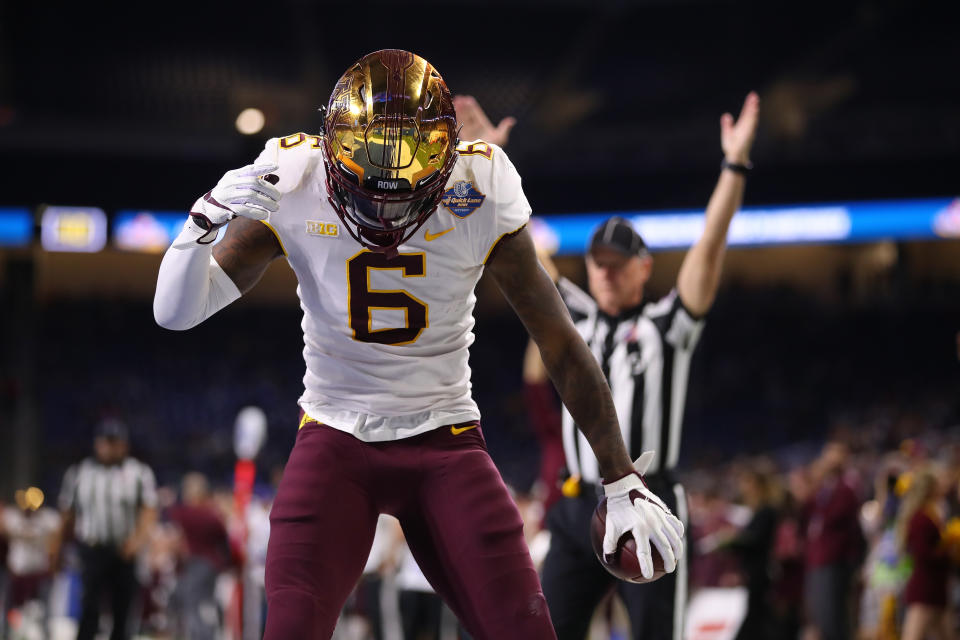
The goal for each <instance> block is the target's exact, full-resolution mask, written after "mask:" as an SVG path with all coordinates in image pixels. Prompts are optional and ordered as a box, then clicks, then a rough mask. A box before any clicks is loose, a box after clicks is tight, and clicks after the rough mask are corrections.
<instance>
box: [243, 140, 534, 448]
mask: <svg viewBox="0 0 960 640" xmlns="http://www.w3.org/2000/svg"><path fill="white" fill-rule="evenodd" d="M458 150H459V152H460V157H459V159H458V160H457V164H456V166H455V167H454V169H453V172H452V174H451V176H450V179H449V181H448V182H447V185H446V187H447V189H446V191H445V192H444V195H443V199H442V200H441V204H440V206H439V207H438V208H437V210H436V211H435V212H434V213H433V215H431V216H430V218H429V219H428V220H427V222H426V224H424V225H423V226H422V227H421V228H420V230H419V231H417V233H416V234H415V235H414V236H413V237H412V238H411V239H410V240H408V241H407V242H406V243H404V244H402V245H400V247H399V256H397V257H396V258H393V259H391V260H389V261H388V260H387V259H386V257H385V255H384V254H382V253H376V252H372V251H370V250H368V249H365V248H364V247H363V246H361V245H360V244H359V243H357V241H356V240H354V239H353V238H352V237H351V236H350V234H349V233H348V232H347V230H346V229H345V228H344V227H343V224H342V223H341V221H340V218H339V217H338V216H337V214H336V213H335V212H334V210H333V207H332V206H331V205H330V203H329V202H328V200H327V187H326V176H325V169H324V164H323V157H322V153H323V149H322V148H321V140H320V138H319V137H317V136H311V135H306V134H303V133H299V134H294V135H292V136H288V137H286V138H279V139H278V138H274V139H271V140H269V141H268V142H267V145H266V148H265V149H264V151H263V153H262V154H261V155H260V157H259V158H258V159H257V163H258V164H260V163H267V162H276V164H277V165H279V169H278V170H277V172H276V173H277V175H278V176H279V178H280V181H279V182H278V183H277V185H276V186H277V188H279V189H280V191H281V193H282V194H283V196H282V198H281V200H280V208H279V210H278V211H277V212H275V213H273V214H271V215H270V218H269V221H268V222H266V223H265V224H268V226H269V227H270V228H271V229H272V230H273V231H274V233H276V235H277V238H278V239H279V241H280V244H281V245H282V247H283V251H284V253H285V254H286V256H287V260H288V262H289V263H290V266H291V267H292V268H293V270H294V271H295V272H296V274H297V279H298V281H299V284H298V286H297V295H299V297H300V306H301V307H302V308H303V323H302V327H303V337H304V348H303V357H304V360H305V361H306V365H307V372H306V375H305V376H304V379H303V381H304V386H305V391H304V393H303V395H302V396H301V397H300V406H301V408H303V410H304V411H305V412H306V413H307V415H308V416H310V417H311V418H313V419H315V420H317V421H318V422H321V423H324V424H328V425H330V426H331V427H334V428H336V429H340V430H342V431H346V432H348V433H351V434H353V435H354V436H356V437H357V438H359V439H361V440H365V441H382V440H396V439H399V438H407V437H410V436H413V435H416V434H419V433H423V432H426V431H429V430H431V429H435V428H437V427H439V426H443V425H447V424H456V423H459V422H466V421H469V420H477V419H479V418H480V412H479V411H478V409H477V405H476V403H475V402H474V401H473V398H472V397H471V394H470V367H469V366H468V364H467V358H468V356H469V354H468V348H469V347H470V345H471V344H472V343H473V338H474V336H473V332H472V329H473V323H474V320H473V306H474V303H475V302H476V297H475V295H474V287H475V286H476V284H477V281H478V280H479V279H480V276H481V274H482V273H483V266H484V264H485V262H486V260H487V259H488V258H489V256H490V254H491V251H492V250H493V248H494V247H495V246H496V244H497V242H498V241H499V240H500V239H501V238H503V237H504V236H505V235H508V234H511V233H513V232H516V231H519V230H520V229H521V228H522V227H523V226H524V225H525V224H526V223H527V221H528V219H529V216H530V205H529V204H528V203H527V199H526V197H525V196H524V194H523V190H522V188H521V186H520V176H519V175H518V174H517V171H516V169H514V167H513V164H511V162H510V160H509V159H508V158H507V156H506V155H505V154H504V152H503V151H502V150H501V149H500V148H499V147H497V146H495V145H492V144H488V143H486V142H482V141H476V142H473V143H462V144H461V145H460V146H459V147H458Z"/></svg>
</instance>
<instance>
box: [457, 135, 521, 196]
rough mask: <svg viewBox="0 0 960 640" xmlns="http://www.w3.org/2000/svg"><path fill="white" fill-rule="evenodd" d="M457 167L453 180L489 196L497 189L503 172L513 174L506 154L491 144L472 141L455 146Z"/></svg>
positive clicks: (513, 170) (511, 165)
mask: <svg viewBox="0 0 960 640" xmlns="http://www.w3.org/2000/svg"><path fill="white" fill-rule="evenodd" d="M457 153H458V154H459V156H460V157H459V158H458V160H457V167H456V168H455V170H454V173H453V176H452V177H453V178H455V179H456V180H466V181H468V182H470V183H472V184H473V186H474V187H475V188H476V189H477V190H478V191H480V192H482V193H485V194H490V193H491V192H494V191H496V190H497V188H498V186H499V185H498V184H497V183H498V182H500V181H501V180H502V179H503V177H504V174H505V172H515V171H516V170H515V169H514V168H513V164H511V163H510V160H509V159H508V158H507V154H506V153H505V152H504V151H503V149H501V148H500V147H498V146H497V145H495V144H493V143H491V142H485V141H483V140H473V141H472V142H460V143H459V144H458V145H457Z"/></svg>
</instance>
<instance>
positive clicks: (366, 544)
mask: <svg viewBox="0 0 960 640" xmlns="http://www.w3.org/2000/svg"><path fill="white" fill-rule="evenodd" d="M529 215H530V205H529V204H528V203H527V199H526V197H525V196H524V194H523V190H522V189H521V187H520V176H519V175H518V174H517V172H516V170H515V169H514V167H513V165H512V164H511V163H510V160H509V159H507V157H506V155H504V153H503V151H501V150H500V148H498V147H497V146H495V145H493V144H490V143H488V142H484V141H482V140H475V141H470V142H462V143H460V142H458V140H457V121H456V117H455V114H454V107H453V104H452V101H451V97H450V92H449V90H448V89H447V87H446V85H445V84H444V82H443V79H442V78H441V77H440V74H439V73H437V71H436V69H434V68H433V66H431V65H430V64H429V63H428V62H427V61H426V60H424V59H423V58H420V57H419V56H416V55H414V54H412V53H409V52H406V51H399V50H384V51H378V52H375V53H371V54H369V55H367V56H365V57H363V58H361V59H360V60H359V61H357V62H356V63H355V64H354V65H352V66H351V67H350V68H349V69H348V70H347V71H346V72H345V73H344V74H343V76H342V77H341V78H340V80H339V81H338V82H337V84H336V86H335V87H334V90H333V93H332V95H331V96H330V101H329V103H328V105H327V108H326V113H325V120H324V128H323V132H322V134H321V135H307V134H304V133H298V134H295V135H291V136H287V137H285V138H280V139H272V140H270V141H268V142H267V144H266V148H265V149H264V151H263V153H262V154H261V155H260V157H259V158H257V160H256V161H255V162H254V163H253V164H252V165H249V166H246V167H243V168H242V169H237V170H234V171H228V172H227V173H226V174H225V175H224V177H223V178H222V179H221V180H220V182H219V183H217V185H216V186H215V187H214V188H213V189H212V190H210V191H209V192H208V193H206V194H205V195H204V196H202V197H201V198H200V199H198V200H197V202H196V204H195V205H194V207H193V208H192V209H191V212H190V217H189V218H188V220H187V221H186V223H185V224H184V228H183V231H182V232H181V233H180V235H179V236H178V237H177V238H176V240H175V241H174V243H173V244H172V246H171V247H170V248H169V249H168V251H167V253H166V254H165V255H164V258H163V262H162V264H161V267H160V275H159V279H158V282H157V291H156V297H155V300H154V315H155V317H156V320H157V322H158V323H159V324H160V325H162V326H164V327H167V328H170V329H188V328H190V327H192V326H194V325H196V324H198V323H200V322H202V321H203V320H205V319H206V318H208V317H210V316H211V315H213V314H214V313H215V312H216V311H218V310H219V309H221V308H223V307H224V306H226V305H227V304H229V303H230V302H232V301H233V300H236V299H237V298H239V297H240V296H241V295H242V293H244V292H246V291H249V290H250V289H251V288H252V287H253V286H254V285H255V284H256V283H257V281H258V280H259V279H260V277H261V276H262V275H263V272H264V270H265V269H266V268H267V266H268V265H269V264H270V262H272V261H273V260H275V259H278V258H281V257H284V258H286V260H287V261H288V263H289V264H290V266H291V267H292V268H293V270H294V272H295V273H296V275H297V279H298V281H299V286H298V288H297V292H298V294H299V296H300V301H301V307H302V308H303V322H302V328H303V334H304V350H303V355H304V360H305V361H306V375H305V376H304V386H305V391H304V393H303V395H302V396H301V397H300V400H299V405H300V410H301V418H300V424H299V432H298V434H297V439H296V443H295V445H294V447H293V451H292V452H291V454H290V458H289V461H288V463H287V467H286V470H285V473H284V476H283V480H282V482H281V483H280V487H279V489H278V493H277V497H276V500H275V502H274V505H273V510H272V512H271V515H270V520H271V534H270V541H269V547H268V551H267V567H266V589H267V599H268V614H267V623H266V634H265V636H264V637H265V638H267V639H268V640H278V639H287V638H329V637H330V635H331V633H332V631H333V628H334V624H335V622H336V619H337V615H338V614H339V612H340V609H341V607H342V605H343V603H344V600H345V599H346V598H347V595H348V594H349V592H350V590H351V589H352V588H353V586H354V585H355V584H356V582H357V579H358V578H359V577H360V573H361V571H362V570H363V566H364V562H365V560H366V557H367V553H368V551H369V549H370V544H371V540H372V538H373V533H374V530H375V528H376V522H377V516H378V514H380V513H388V514H391V515H394V516H396V517H397V518H398V519H399V520H400V523H401V525H402V527H403V530H404V533H405V536H406V539H407V542H408V543H409V545H410V549H411V551H412V552H413V554H414V557H415V558H416V560H417V562H418V564H419V565H420V567H421V568H422V569H423V571H424V574H425V575H426V576H427V577H428V579H429V580H430V583H431V584H432V585H433V586H434V588H435V589H436V590H437V592H438V593H439V594H440V595H441V596H442V597H443V598H444V599H445V600H446V601H447V603H448V604H449V605H450V607H451V608H452V609H453V610H454V612H455V613H456V614H457V615H458V617H459V618H460V620H461V622H462V623H463V625H464V626H465V627H466V629H467V630H468V631H469V632H470V633H471V634H472V635H473V636H474V637H476V638H480V639H484V638H490V639H494V638H495V639H497V640H503V639H509V638H524V639H530V638H553V637H554V630H553V626H552V624H551V621H550V616H549V613H548V611H547V607H546V603H545V601H544V597H543V593H542V591H541V588H540V583H539V580H538V578H537V574H536V572H535V571H534V568H533V566H532V563H531V560H530V555H529V553H528V551H527V547H526V544H525V543H524V539H523V528H522V522H521V519H520V516H519V514H518V512H517V509H516V507H515V506H514V504H513V501H512V500H511V499H510V496H509V494H508V493H507V490H506V488H505V486H504V484H503V481H502V480H501V478H500V475H499V473H498V472H497V470H496V468H495V467H494V465H493V463H492V462H491V460H490V457H489V455H488V454H487V451H486V447H485V444H484V439H483V434H482V431H481V427H480V423H479V419H480V413H479V411H478V410H477V406H476V404H475V403H474V401H473V399H472V398H471V394H470V369H469V367H468V365H467V358H468V348H469V346H470V344H471V343H472V342H473V333H472V331H471V329H472V327H473V322H474V320H473V315H472V311H473V305H474V302H475V300H476V298H475V296H474V287H475V285H476V283H477V281H478V280H479V278H480V276H481V275H482V273H483V272H484V270H485V269H487V270H489V271H490V273H491V275H492V277H493V278H494V280H495V281H496V283H497V284H498V285H499V288H500V289H501V291H503V293H504V295H505V296H506V298H507V299H508V300H509V301H510V303H511V305H512V306H513V308H514V309H515V310H516V312H517V314H518V315H519V317H520V318H521V320H522V321H523V323H524V324H525V325H526V327H527V329H528V330H529V332H530V334H531V336H532V338H533V339H534V340H535V341H536V342H537V344H538V345H539V346H540V350H541V353H542V354H543V360H544V362H545V364H546V367H547V369H548V371H549V372H550V375H551V377H552V378H553V380H554V382H555V384H556V386H557V388H558V390H559V391H560V394H561V396H562V398H563V401H564V403H565V404H566V406H567V407H569V409H570V411H571V412H572V413H573V415H574V416H575V417H576V420H577V423H578V424H579V425H580V427H581V429H582V430H583V433H584V434H585V435H586V437H587V439H588V441H589V443H590V446H591V447H592V449H593V451H594V452H595V454H596V456H597V459H598V460H599V465H600V469H601V470H602V473H603V478H604V480H605V481H606V483H607V485H606V493H607V497H608V505H609V507H608V516H607V527H608V531H607V534H608V536H610V537H611V538H612V539H613V540H617V539H619V538H620V537H621V536H622V535H625V534H631V535H633V536H634V538H635V539H636V540H637V543H638V546H639V548H640V550H641V555H643V554H644V553H645V556H644V557H645V558H646V563H647V566H646V569H647V570H648V572H649V573H650V574H652V571H653V569H652V562H651V560H650V552H649V550H650V545H651V544H653V545H656V548H657V549H658V550H659V552H660V553H661V555H663V556H664V558H666V564H667V567H668V569H670V570H672V569H673V568H674V567H675V565H676V558H677V557H678V556H679V555H680V554H681V553H682V542H681V536H682V525H681V524H680V521H679V520H677V519H676V518H675V517H674V516H673V515H672V514H671V513H670V512H669V511H668V510H666V509H665V508H661V507H660V506H658V505H657V504H655V503H659V502H660V501H659V500H658V499H656V497H655V496H653V494H650V493H649V491H648V490H647V489H646V487H645V486H644V484H643V481H642V479H641V477H640V475H639V473H638V472H637V471H636V470H635V469H634V466H633V465H632V464H631V461H630V458H629V457H628V455H627V451H626V448H625V447H624V444H623V440H622V438H621V435H620V428H619V425H618V424H617V416H616V411H615V409H614V406H613V402H612V401H611V398H610V392H609V390H608V388H607V385H606V381H605V380H604V377H603V373H602V372H601V371H600V368H599V366H597V363H596V361H595V360H594V358H593V356H592V355H591V353H590V351H589V350H588V349H587V347H586V345H585V344H584V342H583V340H582V339H581V338H580V336H579V335H578V333H577V332H576V330H575V329H574V327H573V324H572V323H571V321H570V319H569V316H568V314H567V312H566V310H565V308H564V306H563V303H562V301H561V300H560V298H559V295H558V294H557V290H556V288H555V287H554V285H553V283H552V282H551V280H550V278H549V277H548V276H547V275H546V273H545V272H544V271H543V270H542V269H541V267H540V265H539V263H538V261H537V256H536V253H535V251H534V247H533V243H532V241H531V239H530V235H529V233H528V232H527V230H526V229H525V226H526V224H527V220H528V218H529ZM231 220H233V222H232V224H230V225H229V227H228V228H227V229H226V232H225V235H224V237H223V240H222V241H221V242H220V243H218V244H216V245H215V246H213V241H214V239H215V238H216V236H217V232H218V229H219V228H220V227H221V226H223V225H225V224H226V223H227V222H228V221H231ZM251 331H253V328H251ZM211 355H213V352H211ZM632 491H633V492H639V493H640V494H643V495H644V496H645V497H646V498H648V499H641V498H639V497H636V495H637V494H636V493H634V494H633V495H634V497H635V498H636V499H635V500H634V501H631V499H630V494H631V492H632Z"/></svg>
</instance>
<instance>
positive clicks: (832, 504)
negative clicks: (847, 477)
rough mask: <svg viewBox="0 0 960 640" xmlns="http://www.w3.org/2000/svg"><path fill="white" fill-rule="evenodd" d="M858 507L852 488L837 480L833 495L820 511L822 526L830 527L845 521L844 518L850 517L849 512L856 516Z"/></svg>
mask: <svg viewBox="0 0 960 640" xmlns="http://www.w3.org/2000/svg"><path fill="white" fill-rule="evenodd" d="M859 509H860V505H859V504H858V502H857V496H856V494H855V493H854V492H853V489H851V488H850V487H849V486H847V485H846V483H844V482H842V481H841V482H839V483H838V484H837V489H836V491H835V492H834V495H833V496H832V497H831V499H830V501H829V502H828V503H827V504H826V506H825V507H824V509H823V510H822V512H821V515H822V517H823V523H824V527H827V528H831V527H833V526H835V525H837V524H838V523H845V521H846V520H849V519H850V517H851V514H853V515H854V517H856V513H857V512H858V511H859Z"/></svg>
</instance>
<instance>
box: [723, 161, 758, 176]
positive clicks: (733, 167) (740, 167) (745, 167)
mask: <svg viewBox="0 0 960 640" xmlns="http://www.w3.org/2000/svg"><path fill="white" fill-rule="evenodd" d="M724 169H730V171H733V172H734V173H739V174H740V175H742V176H746V175H747V173H749V172H750V170H751V169H753V164H752V163H750V162H748V163H747V164H737V163H736V162H730V161H729V160H727V159H726V158H724V159H723V160H722V161H721V162H720V170H721V171H723V170H724Z"/></svg>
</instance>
